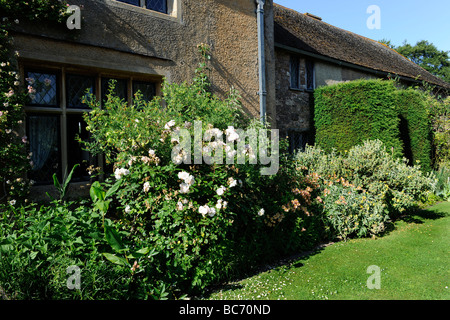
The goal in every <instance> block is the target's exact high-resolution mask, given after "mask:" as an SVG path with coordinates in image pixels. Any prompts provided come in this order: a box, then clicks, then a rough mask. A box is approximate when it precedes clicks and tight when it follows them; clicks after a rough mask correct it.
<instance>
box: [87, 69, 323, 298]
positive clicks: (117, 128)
mask: <svg viewBox="0 0 450 320" xmlns="http://www.w3.org/2000/svg"><path fill="white" fill-rule="evenodd" d="M111 89H113V84H112V86H111ZM111 92H113V90H111ZM162 94H163V98H164V107H163V106H162V103H161V99H160V98H155V99H154V100H153V101H151V102H148V103H146V102H144V101H142V99H141V97H140V95H139V94H138V95H136V96H135V99H134V101H133V104H132V105H131V106H127V105H126V103H124V102H123V101H121V100H120V99H118V98H116V97H114V96H112V95H108V99H107V101H106V102H105V103H104V104H103V107H102V109H100V105H99V103H98V102H96V101H95V100H93V99H91V100H89V101H87V102H88V103H89V104H90V106H91V108H92V111H91V112H90V113H87V114H86V116H85V120H86V122H87V124H88V130H89V131H90V132H91V134H92V139H93V140H92V142H89V143H86V145H87V147H88V149H89V150H90V151H91V152H93V153H100V152H101V153H104V154H106V156H107V159H108V161H110V162H111V163H113V164H114V176H113V177H111V178H108V179H107V180H106V181H105V183H102V184H99V183H96V184H95V185H93V189H91V190H92V194H93V199H94V200H95V201H94V202H95V203H94V208H96V210H100V211H102V212H103V214H105V216H106V217H107V218H110V219H113V220H114V221H117V223H118V224H119V225H120V228H119V229H117V232H118V233H121V234H122V236H123V237H122V241H124V242H125V243H133V245H134V247H135V248H154V250H155V252H157V254H156V255H155V256H154V258H153V259H154V260H153V265H154V271H153V269H152V272H151V273H150V274H149V273H147V272H148V271H149V270H147V269H146V270H145V271H143V274H144V275H145V277H144V278H146V279H150V278H151V279H155V280H159V281H161V282H162V283H165V284H167V285H168V291H170V292H171V293H172V294H173V293H175V292H179V291H180V292H183V293H186V292H187V293H198V292H199V291H201V290H202V289H203V288H205V286H207V285H209V284H212V283H217V282H219V281H222V280H225V279H228V278H230V277H232V276H237V275H239V274H242V273H244V272H246V271H249V269H251V268H253V267H255V266H257V265H258V264H261V263H263V262H267V261H270V260H271V259H274V258H276V257H280V256H282V255H284V254H287V253H292V252H295V251H296V250H299V249H300V248H310V247H311V246H312V245H314V244H316V243H317V241H318V239H319V238H320V236H319V234H320V232H319V231H318V230H320V229H321V228H320V223H321V221H320V217H319V216H313V215H312V212H311V213H310V212H308V211H307V213H308V214H306V213H305V212H304V211H302V210H293V211H290V210H288V212H284V211H283V210H282V206H283V205H285V204H287V203H290V202H291V201H293V200H295V199H296V197H297V195H296V194H295V193H294V192H293V191H292V190H300V189H302V190H303V189H304V188H307V187H308V184H307V182H306V180H305V177H302V176H301V175H299V174H298V173H297V170H296V168H295V167H294V166H293V164H292V161H291V160H290V159H289V158H288V157H287V156H281V157H280V168H279V171H278V174H276V175H272V176H262V175H261V172H260V170H261V168H262V167H263V166H262V165H261V163H255V164H253V163H250V162H251V161H253V158H252V156H254V152H253V151H252V149H251V146H250V145H249V146H247V149H246V150H247V151H246V153H245V160H246V161H245V163H242V164H238V163H237V161H236V158H237V156H238V155H237V154H235V153H233V152H232V151H230V150H228V149H227V148H226V147H227V146H232V148H233V149H234V141H233V140H234V139H235V138H236V135H235V134H237V132H236V131H235V128H236V129H242V130H250V129H252V130H260V129H261V130H266V132H267V130H268V128H266V127H264V126H262V125H261V124H260V123H259V122H257V121H249V120H248V119H247V118H246V117H245V116H244V114H243V113H242V111H241V109H240V103H239V100H238V96H237V95H236V94H235V93H234V92H231V93H230V95H229V97H227V98H226V99H219V98H218V97H216V96H215V95H213V94H211V93H210V92H209V89H208V81H207V78H205V76H204V74H203V73H202V70H201V68H200V69H199V70H198V73H197V76H196V78H195V79H194V81H193V83H192V84H187V83H182V84H168V83H164V85H163V88H162ZM196 120H197V121H201V122H202V128H200V129H201V134H202V136H203V137H204V136H205V135H208V134H211V132H213V133H214V134H220V135H222V136H224V137H227V140H225V142H224V147H225V148H224V151H222V153H219V154H218V159H219V158H220V159H222V160H223V164H218V163H215V164H211V165H208V164H205V163H204V164H185V163H183V162H182V161H181V160H183V159H184V157H185V156H186V155H187V154H186V153H184V154H183V153H180V154H177V155H176V156H175V159H176V158H177V157H178V156H179V160H180V162H181V163H180V164H178V165H177V164H175V163H174V162H173V161H172V156H173V155H172V150H173V147H174V146H176V145H177V144H178V143H179V139H181V140H182V139H184V138H181V137H180V138H177V137H175V136H174V134H176V133H177V132H180V130H181V129H184V130H186V132H187V133H188V136H189V138H190V139H191V141H192V142H194V139H195V137H196V135H195V130H196V128H195V126H194V121H196ZM233 136H234V138H232V137H233ZM194 143H195V142H194ZM201 143H202V145H201V149H202V150H203V152H206V151H205V148H210V146H211V145H212V144H210V143H208V142H206V141H204V142H201ZM212 143H216V144H218V142H215V141H214V140H213V141H212ZM221 143H222V142H221ZM243 143H246V142H244V141H243ZM184 151H186V150H184ZM191 151H192V150H191ZM255 151H256V150H255ZM230 154H231V156H230ZM192 155H194V153H193V152H192ZM228 157H231V158H233V159H234V160H235V161H234V164H227V162H226V159H227V158H228ZM108 190H110V191H108ZM103 195H104V196H103ZM106 195H108V196H107V197H106ZM104 197H106V199H103V198H104ZM312 202H313V201H311V202H310V203H308V204H306V203H304V204H303V206H304V207H305V208H306V206H307V205H311V206H312V205H313V203H312ZM112 254H113V256H110V255H109V256H107V258H109V260H110V261H111V262H113V263H116V264H117V263H119V264H120V263H124V262H123V258H124V257H123V254H119V255H118V253H117V252H115V253H112Z"/></svg>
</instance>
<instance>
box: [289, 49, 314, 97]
mask: <svg viewBox="0 0 450 320" xmlns="http://www.w3.org/2000/svg"><path fill="white" fill-rule="evenodd" d="M294 64H296V65H297V74H296V76H294V75H293V73H295V72H294V70H293V69H294ZM308 65H309V66H310V68H308ZM302 70H304V78H303V80H304V84H302ZM310 72H311V73H312V74H311V78H310V77H309V74H310ZM289 75H290V77H289V89H290V90H293V91H304V92H314V90H315V88H316V72H315V63H314V60H311V59H309V58H306V57H301V56H298V55H294V54H291V55H290V58H289ZM295 78H296V83H293V80H294V79H295ZM309 78H310V79H309ZM308 80H311V82H312V83H310V81H308ZM309 84H311V85H309Z"/></svg>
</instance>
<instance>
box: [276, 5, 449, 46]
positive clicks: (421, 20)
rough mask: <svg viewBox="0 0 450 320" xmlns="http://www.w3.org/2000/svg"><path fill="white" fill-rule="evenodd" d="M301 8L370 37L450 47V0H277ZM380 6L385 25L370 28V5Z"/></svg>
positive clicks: (382, 22)
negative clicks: (423, 41)
mask: <svg viewBox="0 0 450 320" xmlns="http://www.w3.org/2000/svg"><path fill="white" fill-rule="evenodd" d="M274 2H275V3H278V4H280V5H282V6H285V7H288V8H290V9H294V10H296V11H298V12H302V13H305V12H309V13H312V14H315V15H317V16H319V17H321V18H322V19H323V21H325V22H327V23H329V24H331V25H334V26H336V27H339V28H342V29H345V30H348V31H352V32H354V33H357V34H360V35H362V36H365V37H367V38H370V39H374V40H381V39H387V40H391V43H392V44H394V45H396V46H398V45H401V44H403V42H404V41H405V40H406V41H407V42H408V43H410V44H413V45H414V44H416V43H417V42H418V41H420V40H428V41H429V42H432V43H433V44H434V45H435V46H436V47H437V48H438V49H439V50H444V51H450V0H408V1H405V0H309V1H306V0H275V1H274ZM371 5H377V6H378V7H379V8H380V18H381V28H380V29H369V28H368V27H367V20H368V19H369V17H370V16H371V14H369V13H367V8H368V7H369V6H371Z"/></svg>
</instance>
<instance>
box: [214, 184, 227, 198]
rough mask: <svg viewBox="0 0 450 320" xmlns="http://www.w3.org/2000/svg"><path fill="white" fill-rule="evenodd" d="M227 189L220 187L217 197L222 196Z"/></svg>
mask: <svg viewBox="0 0 450 320" xmlns="http://www.w3.org/2000/svg"><path fill="white" fill-rule="evenodd" d="M225 190H226V188H225V187H224V186H220V187H219V189H217V191H216V193H217V195H219V196H221V195H223V193H224V192H225Z"/></svg>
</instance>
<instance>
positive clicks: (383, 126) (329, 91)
mask: <svg viewBox="0 0 450 320" xmlns="http://www.w3.org/2000/svg"><path fill="white" fill-rule="evenodd" d="M395 90H396V89H395V86H394V84H393V83H392V82H387V81H381V80H357V81H352V82H347V83H342V84H337V85H332V86H327V87H321V88H318V89H317V90H316V91H315V103H316V109H315V118H314V121H315V126H316V143H317V144H318V145H319V146H321V147H322V148H323V149H324V150H325V151H327V152H330V151H331V150H332V149H336V150H337V151H342V152H343V151H345V150H349V149H350V148H351V147H353V146H355V145H358V144H361V143H363V141H364V140H368V139H379V140H381V141H383V142H384V143H385V144H386V147H387V148H388V149H391V148H394V154H395V156H397V157H398V156H401V155H402V142H401V140H400V138H399V132H398V127H399V118H398V116H397V115H398V113H397V110H396V103H395V99H394V98H393V93H394V92H395Z"/></svg>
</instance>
